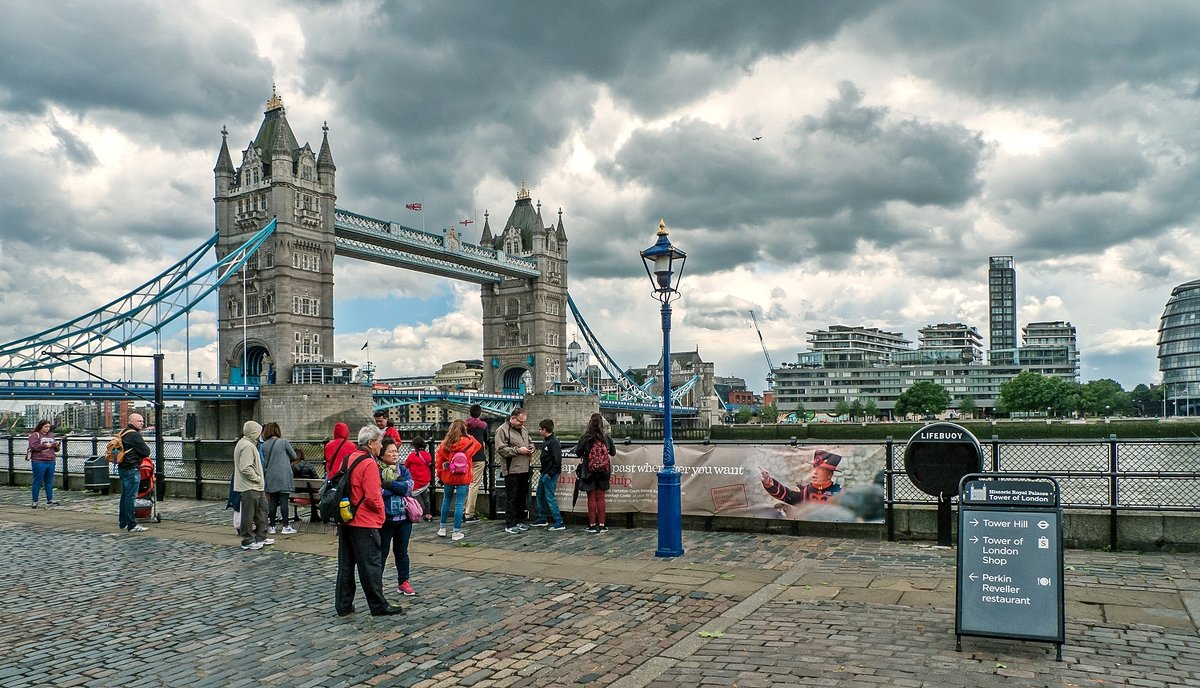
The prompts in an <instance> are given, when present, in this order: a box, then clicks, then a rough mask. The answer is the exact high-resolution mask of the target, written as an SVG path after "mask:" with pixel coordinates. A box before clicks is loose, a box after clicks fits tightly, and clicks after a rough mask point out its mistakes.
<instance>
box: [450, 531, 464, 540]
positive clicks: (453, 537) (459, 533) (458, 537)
mask: <svg viewBox="0 0 1200 688" xmlns="http://www.w3.org/2000/svg"><path fill="white" fill-rule="evenodd" d="M464 537H466V535H463V532H462V531H461V530H456V531H454V535H451V536H450V539H451V540H461V539H463V538H464Z"/></svg>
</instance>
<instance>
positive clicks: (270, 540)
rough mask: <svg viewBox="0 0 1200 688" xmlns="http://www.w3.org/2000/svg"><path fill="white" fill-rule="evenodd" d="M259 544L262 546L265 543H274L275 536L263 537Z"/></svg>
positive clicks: (265, 544)
mask: <svg viewBox="0 0 1200 688" xmlns="http://www.w3.org/2000/svg"><path fill="white" fill-rule="evenodd" d="M261 544H262V545H263V546H264V547H266V546H267V545H273V544H275V538H265V539H263V540H262V542H261Z"/></svg>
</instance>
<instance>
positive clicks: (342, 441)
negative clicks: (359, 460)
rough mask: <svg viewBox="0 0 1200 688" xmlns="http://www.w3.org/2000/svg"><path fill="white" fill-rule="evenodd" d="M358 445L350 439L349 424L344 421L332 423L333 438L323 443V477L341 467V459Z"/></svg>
mask: <svg viewBox="0 0 1200 688" xmlns="http://www.w3.org/2000/svg"><path fill="white" fill-rule="evenodd" d="M356 449H358V447H356V446H354V442H351V441H350V426H349V425H346V424H345V423H334V424H333V439H332V440H330V441H329V442H327V443H326V444H325V477H327V478H328V477H329V476H331V475H333V474H334V473H337V472H338V471H340V470H341V469H342V459H344V458H346V457H347V456H350V455H351V454H353V453H354V451H355V450H356Z"/></svg>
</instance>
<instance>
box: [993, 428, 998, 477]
mask: <svg viewBox="0 0 1200 688" xmlns="http://www.w3.org/2000/svg"><path fill="white" fill-rule="evenodd" d="M992 472H993V473H999V472H1000V436H999V435H992Z"/></svg>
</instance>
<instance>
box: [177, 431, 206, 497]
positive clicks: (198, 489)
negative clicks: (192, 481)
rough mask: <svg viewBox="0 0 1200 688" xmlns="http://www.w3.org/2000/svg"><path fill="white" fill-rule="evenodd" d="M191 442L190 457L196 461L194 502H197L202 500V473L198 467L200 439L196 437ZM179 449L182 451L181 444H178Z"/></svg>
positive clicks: (181, 458)
mask: <svg viewBox="0 0 1200 688" xmlns="http://www.w3.org/2000/svg"><path fill="white" fill-rule="evenodd" d="M192 442H193V448H192V456H193V457H195V461H196V500H197V501H199V500H201V499H204V471H203V470H202V469H201V467H200V438H199V437H196V438H194V439H193V440H192ZM179 447H180V451H182V449H183V444H182V443H180V445H179ZM179 458H180V460H181V461H182V460H183V457H182V456H180V457H179Z"/></svg>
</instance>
